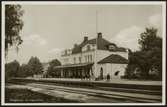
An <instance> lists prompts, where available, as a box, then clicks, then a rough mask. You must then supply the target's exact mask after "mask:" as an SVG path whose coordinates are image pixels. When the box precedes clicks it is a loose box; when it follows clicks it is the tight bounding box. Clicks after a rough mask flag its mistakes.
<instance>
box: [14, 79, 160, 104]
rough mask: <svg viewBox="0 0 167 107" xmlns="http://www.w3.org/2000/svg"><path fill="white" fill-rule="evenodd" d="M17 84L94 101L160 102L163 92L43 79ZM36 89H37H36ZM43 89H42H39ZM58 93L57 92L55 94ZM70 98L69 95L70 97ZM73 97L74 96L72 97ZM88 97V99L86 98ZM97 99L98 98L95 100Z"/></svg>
mask: <svg viewBox="0 0 167 107" xmlns="http://www.w3.org/2000/svg"><path fill="white" fill-rule="evenodd" d="M13 82H14V83H17V84H23V85H26V86H28V87H31V89H32V90H33V91H35V90H36V89H37V90H38V91H37V92H40V93H44V94H49V95H51V96H54V95H58V96H59V97H60V96H63V95H64V94H61V95H59V93H66V94H67V96H73V95H76V96H81V98H78V97H76V98H75V100H82V97H83V99H84V100H83V101H82V102H89V101H90V102H92V101H95V102H97V101H99V102H100V101H102V102H103V101H104V102H121V103H122V102H133V103H137V102H140V103H160V102H162V93H161V91H160V90H159V89H157V88H155V89H153V90H152V89H150V90H148V89H137V88H136V87H133V88H126V87H125V88H124V87H106V86H99V85H93V87H92V86H83V85H79V86H78V85H77V86H75V85H72V84H68V85H65V84H61V83H57V82H56V83H55V82H50V81H49V82H48V81H47V82H46V81H45V82H43V81H26V82H25V81H20V82H18V81H17V82H16V81H13ZM34 89H35V90H34ZM39 90H41V91H39ZM55 93H56V94H55ZM68 98H69V97H68ZM71 98H72V97H71ZM85 99H87V100H85ZM95 99H96V100H95ZM97 99H98V100H97Z"/></svg>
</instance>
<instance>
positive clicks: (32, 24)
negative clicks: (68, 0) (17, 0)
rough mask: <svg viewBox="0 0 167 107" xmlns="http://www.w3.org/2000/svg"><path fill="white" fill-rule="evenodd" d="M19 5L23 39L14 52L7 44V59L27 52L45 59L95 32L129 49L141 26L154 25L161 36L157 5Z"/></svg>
mask: <svg viewBox="0 0 167 107" xmlns="http://www.w3.org/2000/svg"><path fill="white" fill-rule="evenodd" d="M22 9H23V10H24V14H23V17H22V19H23V21H24V26H23V29H22V30H21V32H20V36H21V37H22V39H23V43H22V44H21V45H20V47H19V52H18V54H17V53H16V51H15V48H13V47H11V49H10V50H9V54H8V57H7V61H8V62H10V61H13V60H15V59H16V60H18V61H19V62H20V63H27V62H28V60H29V59H30V57H31V56H37V57H38V58H39V59H40V61H41V62H48V61H50V60H52V59H55V58H59V57H60V53H61V51H62V50H64V49H68V48H72V47H73V45H74V44H75V43H78V44H79V43H81V42H82V41H83V38H84V36H88V39H92V38H95V37H96V36H97V35H96V33H97V32H102V34H103V38H105V39H106V40H109V41H110V42H113V43H116V44H117V45H118V46H122V47H125V48H130V49H131V50H133V51H136V50H138V49H139V45H138V39H139V37H140V33H142V32H144V30H145V27H155V28H157V29H158V35H159V36H162V7H161V5H22ZM96 11H97V13H98V14H97V15H96ZM96 16H97V17H96ZM96 19H97V22H98V23H96ZM96 26H97V30H96Z"/></svg>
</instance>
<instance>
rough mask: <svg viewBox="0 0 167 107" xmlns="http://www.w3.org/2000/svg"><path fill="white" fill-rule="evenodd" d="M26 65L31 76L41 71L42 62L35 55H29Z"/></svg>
mask: <svg viewBox="0 0 167 107" xmlns="http://www.w3.org/2000/svg"><path fill="white" fill-rule="evenodd" d="M28 66H29V69H30V72H31V73H30V74H31V76H33V75H34V74H36V75H37V74H41V73H43V66H42V63H41V62H40V60H39V59H38V58H37V57H31V58H30V60H29V62H28Z"/></svg>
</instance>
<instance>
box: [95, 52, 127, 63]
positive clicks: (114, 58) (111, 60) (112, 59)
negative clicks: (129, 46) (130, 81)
mask: <svg viewBox="0 0 167 107" xmlns="http://www.w3.org/2000/svg"><path fill="white" fill-rule="evenodd" d="M104 63H116V64H127V63H128V60H127V59H126V58H124V57H122V56H120V55H117V54H112V55H110V56H108V57H106V58H104V59H102V60H101V61H99V62H98V64H104Z"/></svg>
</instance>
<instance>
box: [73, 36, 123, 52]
mask: <svg viewBox="0 0 167 107" xmlns="http://www.w3.org/2000/svg"><path fill="white" fill-rule="evenodd" d="M96 40H97V46H98V49H99V50H108V45H114V46H116V44H114V43H111V42H109V41H107V40H105V39H103V38H102V37H101V38H97V39H96V38H95V39H90V40H88V41H83V42H82V43H81V44H79V45H78V46H76V47H75V48H73V49H72V54H75V53H80V52H81V49H82V47H84V46H85V45H86V44H96ZM115 51H121V52H126V49H125V48H122V47H117V46H116V49H115Z"/></svg>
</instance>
